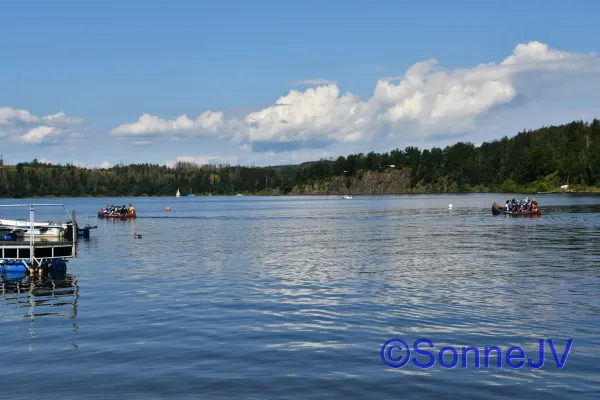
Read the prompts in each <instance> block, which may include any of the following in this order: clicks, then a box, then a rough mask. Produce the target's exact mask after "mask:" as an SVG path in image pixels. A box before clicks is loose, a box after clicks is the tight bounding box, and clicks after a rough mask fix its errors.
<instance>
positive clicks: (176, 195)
mask: <svg viewBox="0 0 600 400" xmlns="http://www.w3.org/2000/svg"><path fill="white" fill-rule="evenodd" d="M175 197H181V193H179V189H177V193H176V194H175Z"/></svg>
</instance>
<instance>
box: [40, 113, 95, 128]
mask: <svg viewBox="0 0 600 400" xmlns="http://www.w3.org/2000/svg"><path fill="white" fill-rule="evenodd" d="M42 122H44V123H46V124H47V125H50V126H56V127H65V126H70V125H81V124H83V123H84V122H85V121H84V120H83V118H79V117H69V116H68V115H66V114H65V113H64V112H62V111H60V112H57V113H56V114H51V115H46V116H45V117H43V118H42Z"/></svg>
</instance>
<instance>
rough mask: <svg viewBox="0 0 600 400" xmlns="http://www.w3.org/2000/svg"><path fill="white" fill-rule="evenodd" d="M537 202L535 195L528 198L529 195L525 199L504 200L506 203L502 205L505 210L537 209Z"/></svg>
mask: <svg viewBox="0 0 600 400" xmlns="http://www.w3.org/2000/svg"><path fill="white" fill-rule="evenodd" d="M537 209H538V204H537V200H536V199H535V197H534V198H533V199H531V200H529V197H528V198H526V199H525V200H521V201H517V200H516V199H512V200H506V204H505V205H504V207H503V211H507V212H517V213H518V212H521V211H537Z"/></svg>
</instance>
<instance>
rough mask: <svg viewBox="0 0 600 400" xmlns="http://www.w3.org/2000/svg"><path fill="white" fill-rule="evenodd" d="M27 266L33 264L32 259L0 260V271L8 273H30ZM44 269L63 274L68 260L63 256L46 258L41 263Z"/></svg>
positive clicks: (53, 273)
mask: <svg viewBox="0 0 600 400" xmlns="http://www.w3.org/2000/svg"><path fill="white" fill-rule="evenodd" d="M23 263H25V264H27V266H30V265H31V261H30V260H0V273H5V274H7V275H25V274H27V273H28V270H27V268H26V267H25V265H24V264H23ZM40 267H41V268H42V269H43V270H44V271H48V272H50V273H51V274H52V275H61V274H64V273H65V272H66V271H67V261H66V260H64V259H62V258H54V259H44V260H42V261H41V263H40Z"/></svg>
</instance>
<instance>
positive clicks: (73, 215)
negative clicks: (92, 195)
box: [71, 210, 78, 257]
mask: <svg viewBox="0 0 600 400" xmlns="http://www.w3.org/2000/svg"><path fill="white" fill-rule="evenodd" d="M71 220H72V222H73V249H72V250H71V252H72V254H73V257H75V256H76V254H75V252H76V251H77V237H78V235H77V210H73V211H71Z"/></svg>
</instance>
